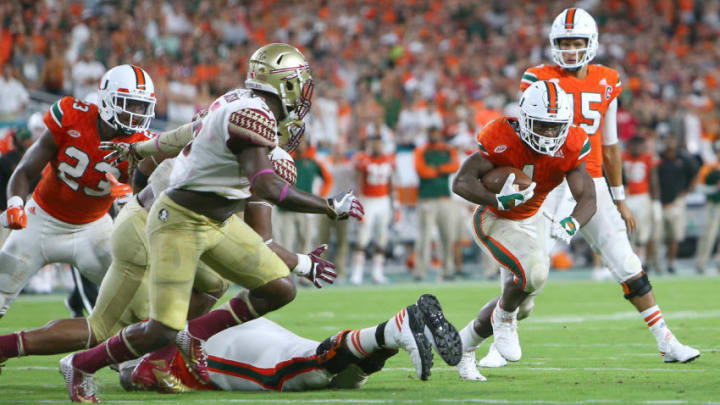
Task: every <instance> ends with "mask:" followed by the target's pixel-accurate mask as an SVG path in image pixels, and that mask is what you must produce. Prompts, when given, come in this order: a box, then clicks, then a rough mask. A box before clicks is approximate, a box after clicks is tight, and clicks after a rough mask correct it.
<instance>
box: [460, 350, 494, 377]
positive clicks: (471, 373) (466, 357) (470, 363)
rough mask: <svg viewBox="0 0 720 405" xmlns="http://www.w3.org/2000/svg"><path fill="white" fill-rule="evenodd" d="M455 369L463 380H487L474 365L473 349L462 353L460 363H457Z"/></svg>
mask: <svg viewBox="0 0 720 405" xmlns="http://www.w3.org/2000/svg"><path fill="white" fill-rule="evenodd" d="M457 371H458V373H459V374H460V378H462V379H463V380H470V381H487V378H485V376H484V375H482V374H480V371H478V369H477V366H476V365H475V350H470V351H467V352H465V353H463V354H462V358H461V359H460V363H458V365H457Z"/></svg>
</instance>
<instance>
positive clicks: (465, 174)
mask: <svg viewBox="0 0 720 405" xmlns="http://www.w3.org/2000/svg"><path fill="white" fill-rule="evenodd" d="M494 168H495V165H494V164H493V163H492V162H491V161H490V160H488V159H487V158H485V157H484V156H483V155H482V154H481V153H480V152H475V153H473V154H472V155H471V156H470V157H469V158H467V159H466V160H465V162H464V163H463V164H462V166H461V167H460V171H458V173H457V176H455V180H454V181H453V184H452V191H453V192H454V193H455V194H457V195H459V196H460V197H462V198H464V199H466V200H468V201H470V202H472V203H475V204H480V205H489V206H491V207H495V208H497V207H498V199H497V198H496V194H495V193H493V192H491V191H490V190H488V189H487V188H485V185H483V182H482V176H483V175H484V174H485V173H487V172H489V171H490V170H492V169H494Z"/></svg>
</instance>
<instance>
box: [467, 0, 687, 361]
mask: <svg viewBox="0 0 720 405" xmlns="http://www.w3.org/2000/svg"><path fill="white" fill-rule="evenodd" d="M549 36H550V45H551V47H552V54H553V61H554V62H555V65H540V66H536V67H532V68H529V69H528V70H526V71H525V73H524V74H523V76H522V81H521V83H520V89H521V90H525V89H527V88H528V87H529V86H530V85H531V84H532V83H534V82H536V81H538V80H548V81H554V82H555V83H557V84H559V85H560V87H562V88H563V90H565V91H566V92H567V93H568V94H570V95H571V97H572V98H571V100H572V104H571V108H572V109H573V110H574V114H573V124H575V125H577V126H578V127H580V128H582V129H583V130H585V132H587V134H588V137H589V138H590V143H591V144H592V149H591V151H590V154H589V155H588V157H587V163H586V165H587V171H588V173H589V174H590V176H591V177H592V179H593V183H594V188H595V195H596V199H597V211H596V212H595V214H594V215H593V216H592V218H591V219H590V221H589V222H588V224H587V226H584V227H583V228H582V229H581V232H582V234H583V237H584V238H585V240H587V241H588V243H589V244H590V246H591V247H592V248H593V250H594V251H595V252H597V253H599V254H600V255H601V257H602V260H603V263H604V264H605V265H606V266H607V267H608V269H609V270H610V273H611V274H612V276H613V278H614V279H615V281H617V282H618V283H620V284H621V285H622V289H623V294H624V296H625V299H627V300H628V301H630V303H631V304H632V305H633V306H634V307H635V309H636V310H637V311H638V312H639V313H640V317H641V318H642V319H643V321H644V322H645V323H646V324H647V326H648V328H649V330H650V332H651V333H652V334H653V336H654V337H655V340H656V342H657V348H658V350H659V351H660V354H661V355H662V358H663V360H664V361H665V362H683V363H685V362H688V361H692V360H693V359H695V358H697V357H699V356H700V352H699V351H698V350H696V349H694V348H692V347H689V346H686V345H684V344H682V343H680V342H679V341H678V340H677V339H676V338H675V335H674V334H673V333H672V332H671V331H670V329H669V328H668V327H667V325H666V324H665V321H664V319H663V316H662V312H661V311H660V307H659V306H658V305H657V303H656V301H655V294H654V293H653V291H652V286H651V285H650V281H649V280H648V277H647V274H645V272H644V271H643V268H642V262H641V261H640V259H639V258H638V256H637V255H636V254H635V253H634V252H633V249H632V245H631V244H630V240H629V239H628V235H627V232H628V230H629V231H631V232H633V231H635V230H636V229H637V221H636V219H635V217H634V215H633V214H632V211H630V209H629V208H628V206H627V204H626V203H625V192H624V189H623V183H622V159H621V153H620V145H619V143H618V137H617V117H616V116H617V96H618V95H619V94H620V92H621V91H622V85H621V82H620V78H619V74H618V72H617V71H615V70H614V69H611V68H609V67H606V66H603V65H599V64H591V63H590V62H591V61H592V60H593V58H594V57H595V54H596V52H597V49H598V30H597V24H596V23H595V20H594V19H593V18H592V16H591V15H590V14H588V13H587V12H586V11H585V10H583V9H579V8H569V9H566V10H564V11H563V12H562V13H560V15H558V16H557V17H556V18H555V20H554V21H553V24H552V26H551V29H550V34H549ZM601 124H602V125H601ZM603 168H604V169H605V172H606V173H607V179H608V182H609V183H610V184H609V186H610V187H609V188H608V182H606V181H605V177H604V176H603ZM608 190H609V191H608ZM572 197H574V194H572V193H571V192H570V190H569V189H568V184H567V182H563V184H561V185H560V186H559V187H557V188H556V189H555V190H553V192H552V193H550V194H549V195H548V198H547V201H546V202H545V204H543V209H544V210H545V211H547V212H549V213H550V215H549V217H551V218H554V219H555V220H560V219H562V218H566V217H567V216H568V215H570V212H571V211H572V210H573V205H574V200H573V198H572ZM545 221H546V224H545V226H546V228H552V227H553V224H552V221H551V220H549V219H546V220H545ZM545 238H546V239H547V241H546V244H547V248H548V251H552V247H553V246H554V244H555V243H556V242H555V241H554V240H553V238H551V236H550V235H549V234H548V233H546V235H545ZM504 274H505V275H508V274H509V273H508V272H507V271H504ZM533 307H534V302H533V298H532V296H530V297H528V298H526V299H525V300H524V301H523V302H522V304H521V306H520V310H519V313H518V314H513V315H512V318H513V319H516V320H517V319H524V318H527V317H528V316H530V313H531V311H532V308H533ZM510 324H511V325H515V324H516V322H515V321H513V322H511V323H510ZM512 327H513V328H514V326H512ZM475 330H476V331H477V332H479V331H480V329H479V327H477V325H476V329H475ZM513 334H514V335H515V336H517V331H514V332H513ZM477 343H479V342H477ZM498 343H499V342H497V338H496V341H495V342H494V344H493V345H492V346H491V347H490V352H489V353H488V356H487V357H486V358H485V359H483V360H482V361H481V364H482V365H486V366H493V367H498V366H502V365H504V364H506V363H507V361H506V360H518V359H519V358H515V356H514V355H511V354H509V352H517V353H519V351H520V346H519V344H520V343H519V341H518V340H513V341H508V342H507V344H503V345H504V346H505V347H507V350H506V349H505V348H501V347H499V344H498ZM506 355H507V356H506ZM474 361H475V357H474V354H473V355H472V356H470V355H468V356H466V360H463V363H465V362H472V363H474ZM473 367H474V365H472V366H470V365H469V366H467V367H463V368H461V369H466V370H472V368H473Z"/></svg>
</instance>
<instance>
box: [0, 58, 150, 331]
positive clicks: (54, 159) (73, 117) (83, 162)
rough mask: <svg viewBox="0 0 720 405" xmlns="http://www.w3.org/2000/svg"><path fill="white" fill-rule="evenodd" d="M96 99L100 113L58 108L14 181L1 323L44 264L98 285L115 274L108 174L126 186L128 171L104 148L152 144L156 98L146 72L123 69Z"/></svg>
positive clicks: (0, 262) (0, 218) (3, 219)
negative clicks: (109, 143) (62, 267)
mask: <svg viewBox="0 0 720 405" xmlns="http://www.w3.org/2000/svg"><path fill="white" fill-rule="evenodd" d="M98 93H99V106H96V105H94V104H86V103H83V102H82V101H80V100H76V99H74V98H72V97H64V98H62V99H60V100H59V101H57V102H56V103H55V104H53V105H52V106H51V107H50V109H49V110H48V111H47V112H46V113H45V115H44V118H43V120H44V122H45V125H46V126H47V130H46V131H45V133H44V134H43V135H42V136H41V137H40V138H39V139H38V140H37V142H35V144H34V145H33V146H32V147H30V149H29V150H28V151H27V153H26V154H25V156H24V157H23V159H22V160H21V161H20V163H19V164H18V166H17V168H16V169H15V172H14V173H13V175H12V177H11V178H10V182H9V183H8V189H7V195H8V196H11V197H10V198H9V199H8V204H7V207H8V208H7V210H6V211H5V212H3V213H2V214H1V215H0V223H1V224H2V226H5V227H9V228H12V229H13V231H12V232H11V233H10V236H9V237H8V239H7V240H6V241H5V244H4V245H3V247H2V251H0V317H2V316H3V315H4V314H5V312H6V311H7V310H8V308H9V307H10V305H11V304H12V302H13V301H15V299H16V298H17V295H18V294H19V293H20V291H21V290H22V289H23V287H24V286H25V285H26V284H27V282H28V279H29V278H30V277H31V276H32V275H33V274H35V273H36V272H37V271H38V270H39V269H40V268H41V267H43V266H44V265H46V264H49V263H68V264H70V265H71V266H73V267H75V268H77V269H78V270H79V271H80V272H81V273H82V274H83V275H85V277H87V278H88V279H89V280H90V281H92V282H93V283H95V284H98V285H99V284H100V282H101V281H102V278H103V276H104V275H105V272H106V271H107V269H108V268H109V267H110V263H111V261H112V256H111V254H110V250H111V248H110V234H111V233H112V220H111V219H110V215H108V210H109V209H110V206H111V205H112V203H113V200H114V199H115V197H114V196H112V195H111V192H110V188H111V184H110V182H108V181H107V179H106V178H105V174H106V173H111V174H112V175H113V176H115V177H116V178H119V179H120V180H121V181H127V180H126V179H127V177H128V164H127V163H124V162H123V163H121V164H119V165H117V166H113V165H110V164H108V163H107V162H105V161H103V156H104V155H105V153H103V152H102V151H100V150H98V146H99V144H100V142H101V141H110V140H112V142H116V141H118V140H119V139H121V140H122V141H123V142H125V143H128V144H132V143H133V142H137V141H140V140H146V139H148V138H150V135H149V134H148V133H147V132H146V129H147V128H148V127H149V125H150V121H151V120H152V118H153V117H154V115H155V113H154V108H155V90H154V87H153V82H152V80H151V79H150V76H149V75H148V74H147V73H146V72H145V71H143V70H142V69H140V68H138V67H137V66H132V65H120V66H116V67H114V68H112V69H110V70H108V71H107V73H105V75H103V77H102V79H100V89H99V90H98ZM46 168H47V170H45V169H46ZM41 173H42V179H41V180H40V183H39V184H38V186H37V188H35V191H34V192H33V195H32V198H30V199H29V200H28V201H27V203H25V202H24V201H25V199H26V198H27V196H28V191H29V185H30V184H32V182H34V181H35V179H37V178H38V177H40V176H41Z"/></svg>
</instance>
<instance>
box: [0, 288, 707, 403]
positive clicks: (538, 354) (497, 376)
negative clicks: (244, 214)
mask: <svg viewBox="0 0 720 405" xmlns="http://www.w3.org/2000/svg"><path fill="white" fill-rule="evenodd" d="M718 287H720V280H719V279H717V278H672V279H670V278H666V279H660V280H658V281H655V282H654V289H655V292H656V295H657V297H658V299H659V301H660V302H659V303H660V305H661V308H662V310H663V312H664V315H665V319H666V321H667V323H668V325H669V326H670V327H671V329H672V330H673V331H674V333H675V334H676V335H677V337H678V338H679V339H680V340H681V341H683V342H684V343H687V344H690V345H692V346H694V347H696V348H698V349H700V350H701V351H702V356H701V357H700V358H699V359H697V360H696V361H695V362H693V363H690V364H664V363H663V362H662V359H661V357H660V355H659V354H658V352H657V348H656V345H655V340H654V339H653V338H652V336H651V334H650V333H649V332H648V330H647V327H646V326H645V324H644V323H643V322H642V321H641V320H640V319H639V315H638V314H637V313H636V312H635V311H634V309H633V308H632V306H631V305H630V304H628V303H627V302H625V300H624V299H623V298H622V296H621V292H620V288H619V286H617V285H616V284H614V283H611V282H607V283H591V282H586V281H562V280H560V281H556V280H552V281H551V282H550V283H549V284H548V285H547V287H546V288H545V290H544V291H543V293H542V294H541V295H540V296H539V297H538V298H537V300H536V302H537V304H536V309H535V313H534V314H533V315H532V317H531V318H530V319H528V320H526V321H523V322H521V323H520V339H521V343H522V346H523V358H522V360H521V361H520V362H518V363H514V364H511V365H509V366H507V367H505V368H501V369H484V370H481V372H483V374H484V375H485V376H486V377H488V381H487V382H484V383H479V382H467V381H461V380H460V379H459V378H458V376H457V373H456V372H455V370H454V368H451V367H448V366H447V365H445V364H443V363H442V360H441V359H440V358H439V356H436V358H435V363H436V367H435V368H433V374H432V376H431V377H430V381H427V382H422V381H418V380H417V379H416V378H414V376H413V375H414V372H412V371H411V367H412V365H411V364H410V361H409V359H408V357H407V356H405V355H404V354H403V353H400V354H399V355H398V356H395V357H393V358H392V359H391V360H390V361H389V362H388V364H387V366H386V369H385V370H383V371H382V372H380V373H378V374H375V375H373V376H372V377H371V378H370V380H369V382H368V383H367V385H366V386H365V387H364V388H362V389H360V390H355V391H315V392H304V393H275V392H269V393H266V392H263V393H240V392H210V393H207V392H204V393H190V394H185V395H181V396H171V395H161V394H153V393H126V392H123V391H122V389H121V388H120V387H119V385H118V384H117V375H116V374H115V373H114V372H113V371H111V370H108V369H105V370H102V371H101V372H99V373H98V377H99V378H98V381H99V383H100V384H101V388H100V393H99V397H100V399H101V400H102V401H103V402H106V403H152V402H167V403H235V402H242V403H263V404H264V403H289V402H299V403H303V402H305V403H308V402H309V403H312V402H316V403H326V402H333V403H387V402H398V403H454V402H461V401H466V402H479V403H493V404H494V403H501V404H502V403H509V404H516V403H536V404H571V403H572V404H575V403H578V404H586V403H600V404H603V403H608V404H636V403H644V404H668V403H670V404H720V353H719V350H720V339H718V336H720V300H719V299H718V290H720V288H718ZM498 291H499V288H498V286H497V284H496V283H479V282H472V283H450V284H438V285H433V284H414V285H410V284H405V285H394V286H387V287H377V288H350V287H335V288H326V289H323V290H319V291H316V290H309V289H304V290H302V291H301V292H300V294H299V296H298V297H297V299H296V300H295V302H293V303H292V304H290V305H289V306H288V307H286V308H285V309H283V310H281V311H278V312H276V313H274V314H272V315H271V316H270V318H271V319H273V320H275V321H276V322H279V323H280V324H282V325H284V326H286V327H287V328H289V329H290V330H292V331H294V332H296V333H298V334H300V335H302V336H305V337H308V338H313V339H317V340H322V339H324V338H325V337H327V336H329V335H331V334H333V333H335V332H336V331H337V330H339V329H344V328H359V327H367V326H371V325H373V324H376V323H378V322H380V321H383V320H386V319H388V318H389V317H390V316H392V315H393V314H394V313H395V312H396V311H397V310H399V309H400V308H402V307H404V306H406V305H408V304H410V303H412V302H414V300H415V299H416V298H417V297H418V296H419V295H420V294H421V293H423V292H431V293H433V294H435V295H437V297H438V298H439V299H440V301H441V303H442V304H443V307H444V309H445V312H446V314H447V316H448V318H449V319H450V320H451V321H452V322H454V323H455V324H456V326H457V327H458V328H461V327H463V326H464V325H465V324H466V323H467V322H468V321H469V320H470V318H471V317H473V316H474V315H475V314H476V312H477V311H478V310H479V309H480V307H481V306H482V305H483V304H484V303H485V302H486V301H487V300H489V299H490V298H492V297H493V296H495V295H496V294H497V293H498ZM66 312H67V311H66V310H65V308H64V306H63V304H62V297H61V296H58V295H55V296H37V297H21V298H20V299H19V300H18V301H17V302H16V303H15V305H14V306H13V308H12V309H11V310H10V311H9V313H8V315H7V316H6V318H4V319H3V320H2V321H0V333H8V332H11V331H14V330H18V329H21V328H29V327H37V326H41V325H42V324H44V323H45V322H47V321H49V320H52V319H55V318H59V317H64V316H66ZM487 347H488V345H487V343H486V344H484V345H482V346H481V347H480V349H479V355H480V356H482V355H484V353H485V352H486V351H487ZM60 357H61V356H38V357H26V358H22V359H14V360H11V361H9V362H8V363H7V366H6V367H5V369H4V371H3V373H2V375H1V376H0V403H3V404H7V403H13V404H14V403H32V402H39V401H43V402H45V403H54V402H65V401H67V394H66V392H65V388H64V383H63V380H62V378H61V376H60V375H59V374H58V372H57V362H58V360H59V359H60Z"/></svg>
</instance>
